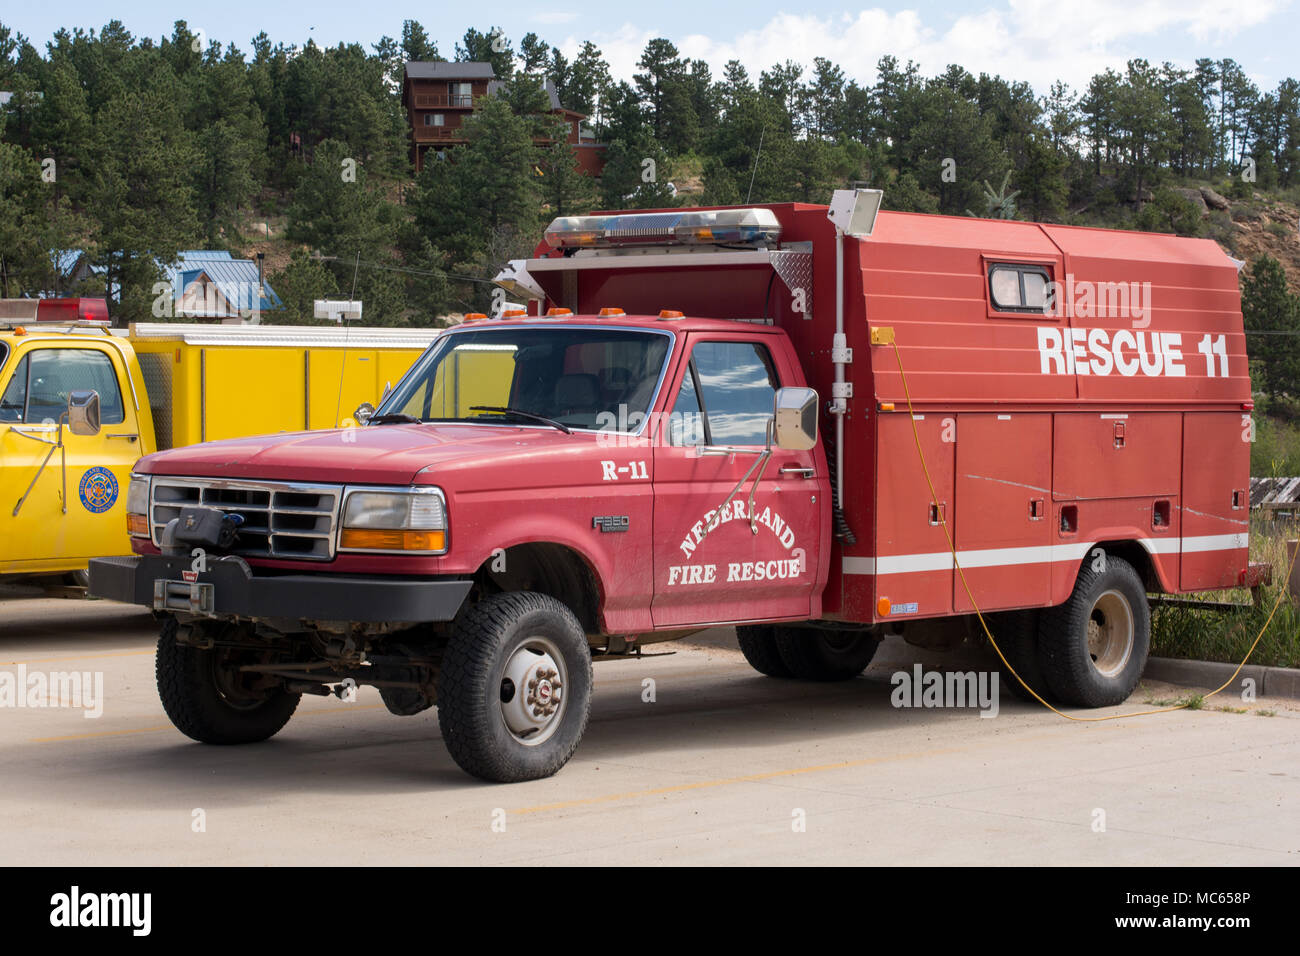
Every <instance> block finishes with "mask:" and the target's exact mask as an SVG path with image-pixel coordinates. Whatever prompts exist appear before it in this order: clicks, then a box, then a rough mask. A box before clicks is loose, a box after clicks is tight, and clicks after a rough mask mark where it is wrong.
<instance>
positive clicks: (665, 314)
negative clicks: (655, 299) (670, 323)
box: [659, 309, 682, 319]
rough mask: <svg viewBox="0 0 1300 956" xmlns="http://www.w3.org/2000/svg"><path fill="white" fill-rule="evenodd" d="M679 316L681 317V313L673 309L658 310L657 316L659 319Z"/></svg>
mask: <svg viewBox="0 0 1300 956" xmlns="http://www.w3.org/2000/svg"><path fill="white" fill-rule="evenodd" d="M681 317H682V313H680V312H677V311H676V310H674V309H660V310H659V318H661V319H680V318H681Z"/></svg>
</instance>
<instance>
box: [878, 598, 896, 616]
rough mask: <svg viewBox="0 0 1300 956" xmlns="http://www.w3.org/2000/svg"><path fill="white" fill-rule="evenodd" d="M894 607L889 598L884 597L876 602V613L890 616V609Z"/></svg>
mask: <svg viewBox="0 0 1300 956" xmlns="http://www.w3.org/2000/svg"><path fill="white" fill-rule="evenodd" d="M892 607H893V605H892V604H890V603H889V598H887V597H882V598H881V599H880V600H879V601H877V602H876V613H877V614H878V615H880V616H881V617H889V611H890V609H891V608H892Z"/></svg>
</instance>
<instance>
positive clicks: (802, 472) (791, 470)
mask: <svg viewBox="0 0 1300 956" xmlns="http://www.w3.org/2000/svg"><path fill="white" fill-rule="evenodd" d="M781 474H783V475H798V476H799V477H800V478H811V477H812V476H813V475H814V474H816V473H815V472H814V471H813V469H811V468H805V467H803V466H802V465H782V466H781Z"/></svg>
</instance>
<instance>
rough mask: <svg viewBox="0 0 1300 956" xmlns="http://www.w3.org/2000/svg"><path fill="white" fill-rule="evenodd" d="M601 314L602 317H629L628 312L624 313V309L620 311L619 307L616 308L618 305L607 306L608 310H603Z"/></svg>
mask: <svg viewBox="0 0 1300 956" xmlns="http://www.w3.org/2000/svg"><path fill="white" fill-rule="evenodd" d="M600 314H601V315H607V316H608V315H627V313H626V312H624V311H623V310H622V309H620V308H619V307H618V306H616V305H615V306H607V307H606V308H603V309H601V310H600Z"/></svg>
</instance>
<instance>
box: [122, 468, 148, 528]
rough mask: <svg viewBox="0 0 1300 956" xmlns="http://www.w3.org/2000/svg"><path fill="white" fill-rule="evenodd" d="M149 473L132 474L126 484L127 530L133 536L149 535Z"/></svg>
mask: <svg viewBox="0 0 1300 956" xmlns="http://www.w3.org/2000/svg"><path fill="white" fill-rule="evenodd" d="M152 480H153V479H152V478H150V477H149V476H148V475H132V476H131V482H130V484H128V485H127V486H126V531H127V534H129V535H131V537H133V538H147V537H149V482H150V481H152Z"/></svg>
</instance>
